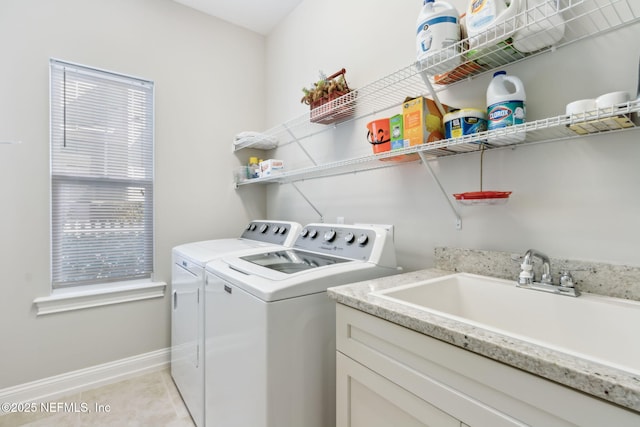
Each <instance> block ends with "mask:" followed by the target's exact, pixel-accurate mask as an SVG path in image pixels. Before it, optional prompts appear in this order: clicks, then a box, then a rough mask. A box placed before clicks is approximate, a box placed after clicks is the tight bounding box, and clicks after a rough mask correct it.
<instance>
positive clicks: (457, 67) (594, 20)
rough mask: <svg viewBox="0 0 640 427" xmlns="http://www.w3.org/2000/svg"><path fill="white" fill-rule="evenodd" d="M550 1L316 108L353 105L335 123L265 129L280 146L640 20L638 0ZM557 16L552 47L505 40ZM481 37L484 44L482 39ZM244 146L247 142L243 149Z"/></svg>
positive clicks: (300, 121)
mask: <svg viewBox="0 0 640 427" xmlns="http://www.w3.org/2000/svg"><path fill="white" fill-rule="evenodd" d="M531 3H534V4H537V3H539V2H531ZM549 4H556V2H555V1H553V2H543V6H540V5H537V6H536V5H534V6H532V7H530V8H528V9H526V10H523V11H522V12H520V13H519V14H517V15H516V16H514V17H513V18H511V20H508V21H506V22H505V23H504V25H501V26H498V27H496V28H494V29H493V30H491V31H487V32H485V33H482V34H480V35H478V36H476V37H474V38H473V40H472V39H471V38H465V39H463V40H461V41H460V42H458V43H457V44H455V45H454V46H453V47H450V48H447V49H444V50H440V51H437V52H434V53H433V54H432V55H430V56H429V57H428V59H427V61H426V63H422V64H418V63H414V64H411V65H408V66H406V67H403V68H401V69H399V70H397V71H395V72H393V73H391V74H389V75H387V76H385V77H382V78H381V79H379V80H376V81H374V82H372V83H370V84H368V85H366V86H364V87H362V88H358V89H356V90H354V91H353V92H350V93H348V94H346V95H344V96H342V97H340V98H337V99H335V100H333V101H331V102H329V103H327V104H324V105H323V106H321V107H318V108H317V109H315V110H313V114H314V115H317V114H323V113H327V112H329V111H331V110H332V109H337V108H340V110H341V111H344V109H345V108H347V109H351V110H352V111H351V112H352V114H351V115H350V117H349V118H348V119H345V120H344V121H343V122H340V123H337V124H333V125H322V124H317V123H312V122H311V121H310V116H311V113H306V114H303V115H301V116H298V117H296V118H294V119H291V120H289V121H287V122H285V123H283V124H280V125H278V126H275V127H273V128H271V129H269V130H267V131H266V132H265V134H266V135H269V136H271V137H274V138H276V139H277V140H278V141H279V143H278V146H283V145H286V144H289V143H291V142H296V141H297V142H299V141H301V140H304V139H306V138H309V137H312V136H314V135H317V134H320V133H323V132H326V131H328V130H331V129H333V128H334V127H335V126H340V124H341V123H346V122H349V121H352V120H356V119H359V118H362V117H367V116H370V115H372V114H375V113H377V112H380V111H384V110H387V109H390V108H394V107H397V106H400V105H402V103H403V102H404V100H405V97H406V96H419V95H422V94H428V93H429V92H430V90H431V88H433V90H434V92H436V93H437V92H439V91H442V90H444V89H446V88H447V87H448V86H451V85H453V84H456V83H458V82H460V81H465V80H467V79H470V78H471V77H473V76H477V75H480V74H484V73H488V72H491V71H493V70H495V69H496V68H497V67H501V66H504V65H506V64H510V63H514V62H518V61H522V60H527V59H528V58H531V57H534V56H537V55H539V54H542V53H545V52H549V51H553V50H555V49H557V48H560V47H563V46H566V45H569V44H571V43H573V42H576V41H579V40H582V39H584V38H587V37H593V36H595V35H598V34H603V33H606V32H609V31H612V30H615V29H618V28H621V27H624V26H627V25H631V24H634V23H637V22H639V21H640V4H639V2H637V0H636V1H634V0H558V2H557V5H558V9H555V8H554V9H551V8H550V6H548V5H549ZM541 7H542V8H543V9H540V8H541ZM557 16H561V17H562V20H561V21H562V22H563V33H562V38H561V39H559V40H558V41H555V40H549V46H545V47H543V48H541V49H539V50H536V51H534V52H529V53H522V52H518V51H515V50H514V49H513V48H512V46H510V44H509V43H510V39H509V38H507V40H506V41H505V36H508V34H509V33H512V32H514V31H518V30H524V29H528V28H538V29H539V28H545V29H549V28H550V26H552V27H553V26H554V25H555V26H556V27H557V25H558V21H557V19H556V20H554V18H556V17H557ZM522 32H523V33H524V31H522ZM545 33H548V31H546V30H545V32H542V34H543V35H544V34H545ZM540 37H541V33H540V32H538V33H534V34H530V35H528V36H527V37H525V38H523V39H522V40H521V42H522V41H523V42H525V43H526V42H527V41H529V42H531V43H533V41H535V42H540ZM478 40H480V44H478V43H477V41H478ZM543 41H544V39H543ZM473 43H475V46H474V47H475V49H474V52H473V53H474V54H473V56H472V57H470V56H469V54H470V51H469V46H470V44H473ZM531 43H529V44H531ZM452 68H453V69H452ZM244 147H246V146H243V147H241V148H244Z"/></svg>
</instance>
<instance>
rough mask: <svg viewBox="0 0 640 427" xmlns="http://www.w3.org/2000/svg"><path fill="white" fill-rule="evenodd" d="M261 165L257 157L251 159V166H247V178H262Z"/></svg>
mask: <svg viewBox="0 0 640 427" xmlns="http://www.w3.org/2000/svg"><path fill="white" fill-rule="evenodd" d="M259 172H260V165H259V164H258V158H257V157H249V164H248V165H247V174H248V175H249V176H248V177H247V178H249V179H252V178H259V177H260V174H259Z"/></svg>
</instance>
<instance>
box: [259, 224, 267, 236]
mask: <svg viewBox="0 0 640 427" xmlns="http://www.w3.org/2000/svg"><path fill="white" fill-rule="evenodd" d="M268 229H269V224H262V225H261V226H260V232H261V233H262V234H264V233H266V232H267V230H268Z"/></svg>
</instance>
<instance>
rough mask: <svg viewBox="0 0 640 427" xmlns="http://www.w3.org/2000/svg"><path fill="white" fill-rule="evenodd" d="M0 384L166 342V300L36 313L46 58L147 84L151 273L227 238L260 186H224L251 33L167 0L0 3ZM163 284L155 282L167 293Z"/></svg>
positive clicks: (259, 91) (45, 280) (242, 122)
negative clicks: (151, 102) (151, 145)
mask: <svg viewBox="0 0 640 427" xmlns="http://www.w3.org/2000/svg"><path fill="white" fill-rule="evenodd" d="M0 53H1V55H2V67H0V94H2V95H1V97H0V140H6V139H9V140H21V141H22V144H19V145H0V203H1V206H2V208H1V209H0V242H1V244H0V271H1V272H2V274H1V276H0V289H1V290H2V297H1V298H0V322H1V323H2V331H3V335H2V346H1V348H2V349H1V351H0V365H1V366H2V367H3V368H2V369H0V389H1V388H4V387H8V386H12V385H16V384H21V383H24V382H28V381H32V380H36V379H40V378H44V377H48V376H51V375H55V374H60V373H63V372H67V371H72V370H76V369H81V368H85V367H88V366H92V365H96V364H100V363H105V362H110V361H113V360H117V359H120V358H125V357H129V356H134V355H138V354H142V353H146V352H150V351H153V350H158V349H162V348H167V347H168V346H169V342H170V341H169V337H170V335H169V334H170V311H169V298H168V297H165V298H164V299H154V300H148V301H140V302H131V303H125V304H119V305H112V306H106V307H100V308H93V309H86V310H81V311H73V312H67V313H61V314H53V315H47V316H41V317H36V315H35V310H34V307H33V305H32V301H33V299H34V298H36V297H42V296H48V295H49V292H50V280H49V265H50V264H49V82H48V78H49V70H48V63H49V58H50V57H54V58H59V59H62V60H67V61H71V62H76V63H80V64H84V65H89V66H94V67H98V68H103V69H107V70H113V71H116V72H120V73H125V74H131V75H134V76H139V77H142V78H146V79H150V80H153V81H155V89H156V103H155V107H156V108H155V117H156V127H155V138H156V158H155V166H156V181H155V183H156V192H155V194H156V200H155V207H156V243H155V251H156V259H155V262H156V274H155V279H156V280H158V281H166V282H167V283H169V282H170V276H171V270H170V256H171V248H172V247H173V246H175V245H177V244H181V243H185V242H189V241H194V240H202V239H208V238H218V237H233V236H237V235H239V233H240V232H241V230H242V228H243V227H244V225H245V224H246V223H247V221H248V220H249V218H256V217H263V216H264V215H265V208H264V195H263V193H264V191H260V190H254V189H248V190H247V191H245V192H244V194H243V196H244V197H240V196H239V195H238V194H237V193H236V192H235V190H234V189H233V187H232V185H231V182H232V170H233V168H234V166H235V165H237V164H239V163H238V162H239V160H238V159H237V158H236V157H235V156H234V155H232V154H231V148H230V147H231V142H232V138H233V135H234V134H235V133H236V132H238V130H239V129H245V128H250V129H261V128H263V127H264V125H265V121H264V96H265V95H264V78H263V72H262V71H261V70H262V68H263V66H264V37H262V36H259V35H257V34H255V33H252V32H249V31H247V30H244V29H241V28H239V27H236V26H233V25H230V24H228V23H225V22H223V21H221V20H218V19H215V18H212V17H209V16H207V15H204V14H201V13H199V12H196V11H194V10H192V9H188V8H186V7H183V6H181V5H179V4H177V3H174V2H173V1H170V0H51V1H50V0H3V1H2V2H0ZM167 294H168V292H167Z"/></svg>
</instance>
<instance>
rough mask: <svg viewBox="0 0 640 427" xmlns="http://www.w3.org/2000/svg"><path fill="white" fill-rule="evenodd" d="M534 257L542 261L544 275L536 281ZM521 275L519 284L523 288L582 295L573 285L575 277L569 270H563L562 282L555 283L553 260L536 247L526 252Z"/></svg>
mask: <svg viewBox="0 0 640 427" xmlns="http://www.w3.org/2000/svg"><path fill="white" fill-rule="evenodd" d="M533 258H539V259H540V260H541V261H542V277H541V278H540V282H536V281H535V273H534V271H533ZM520 268H521V269H522V270H521V271H520V276H518V282H517V286H518V287H521V288H528V289H533V290H536V291H544V292H552V293H556V294H560V295H568V296H572V297H577V296H579V295H580V292H578V291H577V290H576V289H575V288H574V287H573V278H572V277H571V273H569V272H568V271H563V272H562V277H561V278H560V284H559V285H554V284H553V280H552V278H551V262H550V261H549V257H548V256H546V255H545V254H543V253H542V252H540V251H536V250H535V249H529V250H528V251H527V252H525V254H524V257H523V259H522V264H520Z"/></svg>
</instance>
